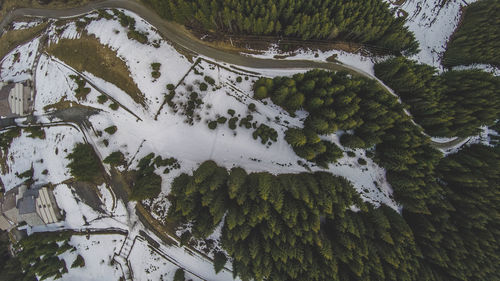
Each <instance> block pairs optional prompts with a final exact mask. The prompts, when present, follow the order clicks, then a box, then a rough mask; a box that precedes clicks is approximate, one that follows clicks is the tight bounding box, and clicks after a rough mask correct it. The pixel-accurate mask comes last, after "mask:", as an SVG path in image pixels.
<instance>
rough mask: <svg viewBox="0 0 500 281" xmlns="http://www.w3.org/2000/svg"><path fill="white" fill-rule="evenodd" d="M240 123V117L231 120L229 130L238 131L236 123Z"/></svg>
mask: <svg viewBox="0 0 500 281" xmlns="http://www.w3.org/2000/svg"><path fill="white" fill-rule="evenodd" d="M237 122H238V117H233V118H231V119H229V123H228V125H229V129H231V130H236V123H237Z"/></svg>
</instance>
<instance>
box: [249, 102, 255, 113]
mask: <svg viewBox="0 0 500 281" xmlns="http://www.w3.org/2000/svg"><path fill="white" fill-rule="evenodd" d="M256 108H257V107H256V106H255V103H253V102H252V103H251V104H249V105H248V110H250V111H252V112H253V111H255V109H256Z"/></svg>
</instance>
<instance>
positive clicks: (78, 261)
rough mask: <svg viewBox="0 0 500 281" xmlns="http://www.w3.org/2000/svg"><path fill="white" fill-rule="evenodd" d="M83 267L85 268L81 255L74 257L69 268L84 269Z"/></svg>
mask: <svg viewBox="0 0 500 281" xmlns="http://www.w3.org/2000/svg"><path fill="white" fill-rule="evenodd" d="M84 266H85V260H84V259H83V257H82V256H81V255H78V256H76V259H75V261H74V262H73V263H72V264H71V268H75V267H84Z"/></svg>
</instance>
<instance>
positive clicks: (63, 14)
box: [0, 0, 456, 150]
mask: <svg viewBox="0 0 500 281" xmlns="http://www.w3.org/2000/svg"><path fill="white" fill-rule="evenodd" d="M105 8H123V9H126V10H130V11H132V12H134V13H136V14H137V15H139V16H140V17H142V18H143V19H145V20H146V21H148V22H149V23H150V24H151V25H153V26H154V27H155V28H156V29H157V30H158V31H159V32H160V33H161V34H162V35H163V36H164V37H165V38H168V40H169V41H170V42H172V43H173V44H176V45H178V46H179V47H182V48H184V49H186V50H189V51H191V52H194V53H197V54H200V55H202V56H205V57H208V58H211V59H214V60H217V61H221V62H225V63H228V64H234V65H237V66H243V67H248V68H263V69H264V68H265V69H283V68H285V69H293V68H296V69H297V68H299V69H304V68H322V69H327V70H336V71H338V70H345V71H348V72H350V73H351V74H353V75H361V76H364V77H368V78H370V79H375V80H376V81H377V82H378V83H379V84H380V85H381V86H382V87H384V88H385V89H387V90H388V91H389V92H390V93H392V94H394V92H393V91H392V90H391V89H390V88H389V87H387V86H386V85H385V84H384V83H382V81H380V80H379V79H377V78H376V77H374V76H373V75H371V74H369V73H367V72H365V71H363V70H361V69H359V68H356V67H353V66H349V65H344V64H339V63H333V62H318V61H310V60H277V59H261V58H254V57H249V56H245V55H242V54H239V53H233V52H227V51H223V50H220V49H216V48H213V47H210V46H208V45H206V44H204V43H203V42H202V41H201V40H198V39H196V38H194V37H192V36H189V35H188V34H186V33H185V32H184V29H182V28H179V25H177V24H175V23H173V22H170V21H167V20H164V19H162V18H161V17H160V16H158V15H157V14H156V13H155V12H154V11H152V10H150V9H149V8H147V7H145V6H144V5H142V4H140V3H138V2H135V1H133V0H102V1H97V2H91V3H88V4H86V5H84V6H81V7H76V8H69V9H35V8H20V9H16V10H13V11H11V12H9V13H8V14H7V15H6V16H5V17H4V18H3V20H2V21H1V22H0V35H1V34H2V33H3V30H4V27H5V26H6V25H8V24H9V23H10V22H12V21H13V20H14V19H16V18H19V17H23V16H35V17H44V18H68V17H75V16H80V15H82V14H86V13H88V12H91V11H93V10H97V9H105ZM398 98H399V97H398ZM433 145H434V146H435V147H436V148H440V149H444V150H446V149H448V148H452V147H453V146H455V145H456V141H451V142H447V143H434V142H433Z"/></svg>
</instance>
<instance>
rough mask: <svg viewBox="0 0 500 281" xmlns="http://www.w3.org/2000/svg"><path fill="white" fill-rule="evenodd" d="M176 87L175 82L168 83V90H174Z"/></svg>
mask: <svg viewBox="0 0 500 281" xmlns="http://www.w3.org/2000/svg"><path fill="white" fill-rule="evenodd" d="M174 89H175V86H174V84H167V90H169V91H173V90H174Z"/></svg>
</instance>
